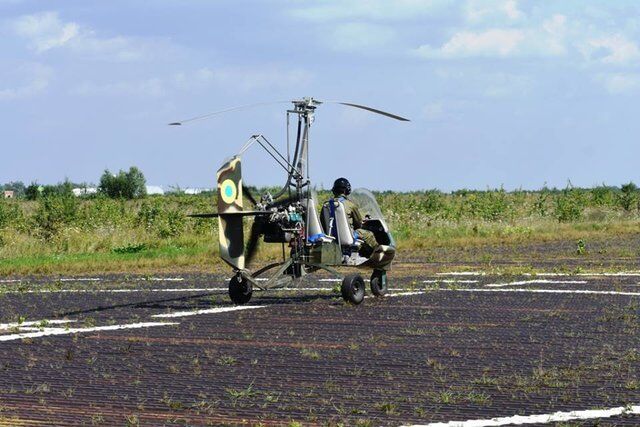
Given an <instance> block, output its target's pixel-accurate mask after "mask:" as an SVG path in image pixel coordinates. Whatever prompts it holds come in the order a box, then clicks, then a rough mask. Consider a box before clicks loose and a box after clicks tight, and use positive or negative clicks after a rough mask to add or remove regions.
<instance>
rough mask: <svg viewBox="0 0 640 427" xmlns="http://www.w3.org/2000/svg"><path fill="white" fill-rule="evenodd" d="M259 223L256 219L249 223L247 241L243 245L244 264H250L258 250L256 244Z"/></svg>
mask: <svg viewBox="0 0 640 427" xmlns="http://www.w3.org/2000/svg"><path fill="white" fill-rule="evenodd" d="M260 234H262V233H261V232H260V224H259V223H258V221H255V220H254V221H253V224H251V232H250V233H249V241H248V242H247V246H246V247H245V257H244V260H245V264H246V265H250V264H251V262H252V261H253V258H254V257H255V255H256V252H257V250H258V244H259V243H260Z"/></svg>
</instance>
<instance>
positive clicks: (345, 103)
mask: <svg viewBox="0 0 640 427" xmlns="http://www.w3.org/2000/svg"><path fill="white" fill-rule="evenodd" d="M325 102H330V103H332V104H340V105H346V106H349V107H354V108H360V109H362V110H367V111H371V112H372V113H376V114H382V115H383V116H387V117H391V118H392V119H396V120H400V121H402V122H410V121H411V120H409V119H405V118H404V117H401V116H397V115H395V114H391V113H387V112H386V111H382V110H378V109H376V108H371V107H367V106H366V105H360V104H352V103H351V102H338V101H325Z"/></svg>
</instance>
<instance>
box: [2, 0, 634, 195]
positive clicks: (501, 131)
mask: <svg viewBox="0 0 640 427" xmlns="http://www.w3.org/2000/svg"><path fill="white" fill-rule="evenodd" d="M639 94H640V3H639V2H637V1H636V0H633V1H631V0H629V1H625V0H615V1H614V0H601V1H596V0H592V1H590V0H562V1H544V0H536V1H533V0H461V1H453V0H395V1H391V0H388V1H386V0H363V1H355V0H328V1H301V0H273V1H237V0H235V1H231V0H229V1H225V0H220V1H205V0H155V1H148V0H147V1H142V0H137V1H136V0H127V1H122V0H110V1H98V0H65V1H57V0H47V1H41V0H0V117H1V119H0V123H1V124H2V134H1V135H2V136H1V137H0V141H1V142H0V144H1V148H2V152H1V154H0V156H1V160H0V182H6V181H10V180H23V181H25V182H31V181H33V180H38V181H39V182H43V183H50V182H57V181H60V180H62V179H63V178H64V177H68V178H69V179H71V180H74V181H93V182H96V181H97V180H98V177H99V176H100V174H101V171H102V170H104V169H105V168H109V169H111V170H113V171H117V170H118V169H120V168H128V167H129V166H131V165H137V166H139V167H140V168H141V169H142V170H143V171H144V172H145V175H146V176H147V181H148V182H149V183H151V184H157V185H164V186H170V185H179V186H182V187H187V186H201V187H204V186H207V187H210V186H212V185H213V184H214V180H215V170H216V169H217V168H218V167H219V165H220V164H221V162H222V161H223V160H224V159H225V158H226V157H228V156H230V155H232V154H233V153H234V152H236V151H237V150H238V149H239V147H240V146H241V145H242V143H243V142H244V141H245V140H246V139H247V138H248V137H249V136H250V135H251V134H254V133H262V134H264V135H266V136H267V137H268V138H269V139H270V140H272V141H273V142H275V143H277V144H280V146H283V145H284V137H285V122H284V117H285V116H284V108H283V107H284V106H283V105H276V106H271V107H264V108H259V109H253V110H248V111H245V112H235V113H230V114H226V115H224V116H218V117H216V118H214V119H211V120H208V121H202V122H197V123H193V124H191V125H189V126H183V127H168V126H166V123H168V122H171V121H175V120H178V119H183V118H187V117H190V116H195V115H199V114H203V113H207V112H210V111H215V110H218V109H223V108H225V107H229V106H235V105H241V104H247V103H253V102H264V101H272V100H273V101H280V100H290V99H294V98H298V97H302V96H313V97H316V98H318V99H327V100H344V101H349V102H358V103H363V104H367V105H371V106H373V107H377V108H381V109H384V110H387V111H391V112H394V113H397V114H400V115H404V116H407V117H409V118H411V119H412V122H410V123H401V122H396V121H393V120H389V119H385V118H383V117H380V116H376V115H372V114H368V113H365V112H361V111H357V110H350V109H346V108H343V107H338V106H322V107H321V108H320V109H319V110H318V113H317V118H316V122H315V123H314V126H313V128H312V146H311V158H312V163H311V168H310V169H311V174H312V178H313V179H314V180H315V181H316V183H317V184H323V185H324V186H325V187H326V186H330V184H331V182H332V181H333V179H334V178H335V177H337V176H347V177H348V178H350V179H351V181H352V183H353V184H354V186H356V187H358V186H364V187H369V188H373V189H396V190H408V189H427V188H439V189H442V190H453V189H459V188H477V189H484V188H487V187H491V188H493V187H500V186H504V187H505V188H507V189H512V188H517V187H523V188H539V187H541V186H542V185H543V184H545V183H546V184H547V185H549V186H559V187H564V186H565V185H566V184H567V180H571V182H572V183H573V184H574V185H580V186H591V185H595V184H599V183H603V182H605V183H607V184H615V185H619V184H621V183H623V182H628V181H629V180H633V181H635V182H640V176H639V172H638V170H639V169H638V159H639V158H640V144H639V143H638V141H639V138H638V137H639V136H640V120H638V113H639V112H640V109H639V108H638V99H639V98H638V95H639ZM243 166H244V176H245V180H246V181H248V182H249V183H252V184H279V183H280V182H281V181H282V179H283V177H282V176H281V174H280V171H279V170H278V168H277V166H275V165H273V164H272V163H271V162H270V161H269V158H268V157H267V156H266V155H264V154H262V153H260V152H259V151H257V150H254V151H252V152H249V153H248V154H247V155H246V158H245V159H244V163H243Z"/></svg>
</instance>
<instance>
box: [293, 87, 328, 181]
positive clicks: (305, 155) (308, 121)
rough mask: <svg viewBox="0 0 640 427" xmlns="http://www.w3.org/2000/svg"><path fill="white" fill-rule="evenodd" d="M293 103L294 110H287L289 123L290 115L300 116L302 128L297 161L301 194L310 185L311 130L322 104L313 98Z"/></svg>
mask: <svg viewBox="0 0 640 427" xmlns="http://www.w3.org/2000/svg"><path fill="white" fill-rule="evenodd" d="M292 102H293V109H292V110H287V122H288V121H289V115H290V114H296V115H297V116H298V124H299V125H300V126H301V127H302V137H301V141H300V151H299V153H298V158H297V161H296V164H295V165H294V166H295V169H296V172H297V173H296V174H295V178H296V183H295V186H296V191H297V192H300V191H301V190H302V188H303V187H305V186H308V185H309V184H310V181H311V179H310V175H309V130H310V128H311V125H312V124H313V121H314V118H315V116H314V113H315V110H316V107H317V106H318V105H320V104H322V102H320V101H317V100H315V99H313V98H312V97H305V98H302V99H300V100H295V101H292Z"/></svg>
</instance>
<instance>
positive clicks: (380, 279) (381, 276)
mask: <svg viewBox="0 0 640 427" xmlns="http://www.w3.org/2000/svg"><path fill="white" fill-rule="evenodd" d="M371 293H372V294H373V295H375V296H377V297H381V296H383V295H384V294H386V293H387V272H386V271H384V270H373V273H371Z"/></svg>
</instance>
